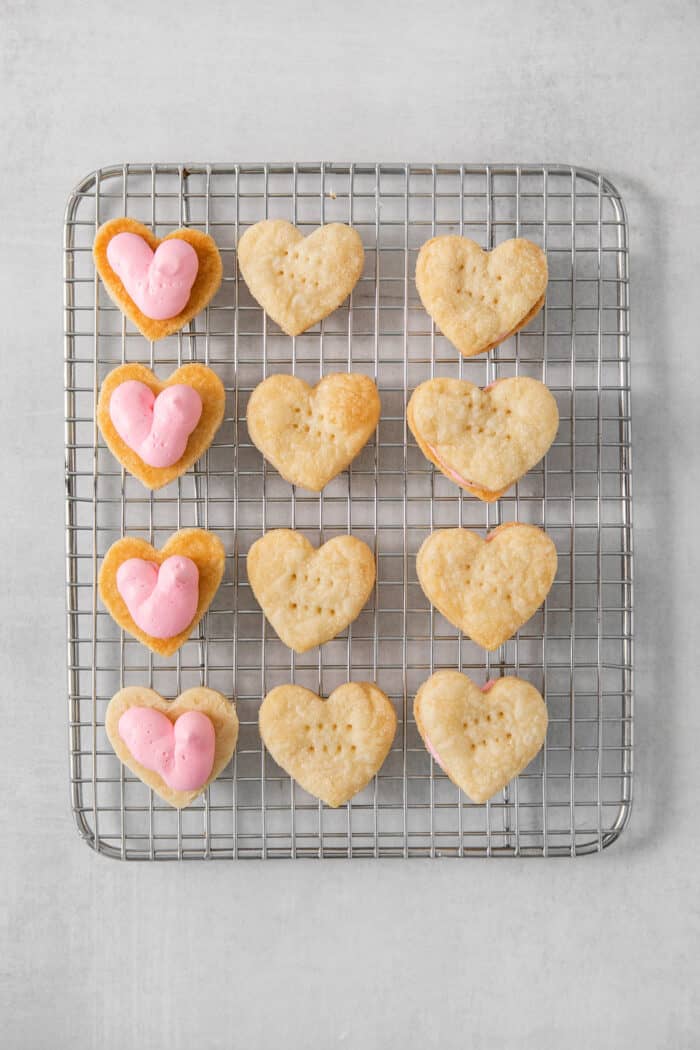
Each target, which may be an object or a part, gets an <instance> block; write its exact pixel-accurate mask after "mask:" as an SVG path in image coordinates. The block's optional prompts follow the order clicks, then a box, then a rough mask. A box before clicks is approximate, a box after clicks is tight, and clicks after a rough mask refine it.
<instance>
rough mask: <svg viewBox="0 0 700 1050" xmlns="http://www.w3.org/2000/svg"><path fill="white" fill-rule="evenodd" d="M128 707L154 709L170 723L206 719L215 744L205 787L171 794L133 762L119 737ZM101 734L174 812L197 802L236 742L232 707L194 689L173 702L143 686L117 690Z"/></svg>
mask: <svg viewBox="0 0 700 1050" xmlns="http://www.w3.org/2000/svg"><path fill="white" fill-rule="evenodd" d="M132 707H146V708H155V710H156V711H160V712H161V714H164V715H165V716H166V717H167V718H168V719H169V720H170V721H171V722H172V723H175V722H176V720H177V719H178V718H179V717H180V715H182V714H185V713H186V712H188V711H200V712H201V713H202V714H204V715H206V716H207V718H208V719H209V720H210V721H211V723H212V725H213V726H214V732H215V734H216V742H215V748H214V765H213V767H212V771H211V773H210V775H209V777H208V779H207V781H206V783H205V784H202V786H201V787H199V788H197V790H196V791H174V790H173V789H172V788H171V787H169V786H168V784H166V783H165V781H164V780H163V778H162V777H161V776H160V775H159V774H158V773H156V772H154V771H153V770H152V769H147V768H146V767H145V766H142V765H141V763H140V762H137V760H136V759H135V758H134V756H133V755H132V754H131V752H130V751H129V748H128V746H127V744H126V743H125V741H124V740H123V739H122V737H121V736H120V734H119V719H120V718H121V717H122V715H123V714H124V713H125V712H126V711H128V710H129V709H130V708H132ZM105 731H106V733H107V736H108V738H109V742H110V744H111V745H112V747H113V748H114V750H115V752H116V754H117V757H118V758H119V760H120V761H121V762H123V763H124V765H125V766H127V768H128V769H130V770H131V772H132V773H135V774H136V776H137V777H139V778H140V779H141V780H143V782H144V784H147V785H148V787H149V788H152V790H153V791H155V792H156V794H157V795H160V797H161V798H162V799H164V800H165V802H167V803H169V805H171V806H175V808H176V809H182V807H183V806H188V805H189V804H190V802H192V801H193V800H194V799H195V798H197V797H198V796H199V795H201V793H202V792H203V791H204V790H205V788H206V787H207V784H211V782H212V780H216V778H217V777H218V775H219V773H221V771H222V770H223V769H224V768H225V767H226V766H227V765H228V763H229V762H230V761H231V756H232V755H233V752H234V750H235V747H236V741H237V740H238V716H237V715H236V708H235V707H234V705H233V704H232V703H231V702H230V701H229V700H227V699H226V697H225V696H222V695H221V693H217V692H215V690H213V689H205V688H204V687H202V686H197V687H195V688H194V689H187V690H186V691H185V692H184V693H181V694H180V696H178V697H177V698H176V699H175V700H171V701H169V700H164V699H163V697H162V696H161V695H160V693H156V692H155V690H154V689H147V688H146V687H145V686H127V687H126V688H125V689H120V690H119V692H118V693H115V695H114V696H113V697H112V699H111V700H110V702H109V704H108V705H107V711H106V714H105Z"/></svg>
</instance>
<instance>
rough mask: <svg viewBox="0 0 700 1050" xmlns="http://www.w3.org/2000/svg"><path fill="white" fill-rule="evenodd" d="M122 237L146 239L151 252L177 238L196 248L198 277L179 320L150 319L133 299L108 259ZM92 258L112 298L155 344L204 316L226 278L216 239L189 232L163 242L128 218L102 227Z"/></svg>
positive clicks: (162, 239) (173, 318)
mask: <svg viewBox="0 0 700 1050" xmlns="http://www.w3.org/2000/svg"><path fill="white" fill-rule="evenodd" d="M119 233H133V234H136V235H137V236H138V237H142V238H143V239H144V241H145V242H146V243H147V244H148V246H149V248H150V249H151V251H154V252H155V251H156V249H157V248H158V245H159V244H161V243H162V241H166V240H169V239H170V238H173V237H179V238H180V239H181V240H183V241H186V242H187V243H188V244H190V245H191V246H192V248H194V250H195V252H196V253H197V260H198V270H197V276H196V278H195V281H194V284H193V285H192V288H191V291H190V295H189V299H188V300H187V303H186V305H185V307H184V308H183V309H182V310H181V311H180V312H179V313H178V314H176V316H175V317H168V318H166V319H165V320H160V321H159V320H154V319H153V318H151V317H147V316H146V315H145V314H144V313H142V312H141V310H140V309H139V308H138V306H137V305H136V303H135V302H134V300H133V299H132V298H131V296H130V295H129V293H128V292H127V290H126V288H125V287H124V284H123V282H122V280H121V278H120V277H119V276H118V274H116V273H115V272H114V270H113V269H112V267H111V266H110V264H109V260H108V258H107V246H108V244H109V242H110V241H111V239H112V238H113V237H116V236H117V234H119ZM92 254H93V257H94V260H95V267H96V269H97V272H98V273H99V275H100V277H101V278H102V282H103V284H104V286H105V288H106V289H107V292H108V294H109V297H110V298H111V299H112V300H113V302H115V303H116V304H117V306H118V307H119V309H120V310H121V311H122V312H123V313H125V314H126V316H127V317H128V318H129V319H130V320H131V321H133V323H134V324H135V325H136V327H137V328H138V329H139V331H140V332H141V333H142V335H144V336H145V337H146V339H150V340H151V341H155V340H157V339H163V338H164V337H165V336H167V335H172V334H173V332H179V331H180V329H181V328H184V326H185V325H186V324H187V323H188V322H189V321H191V320H192V318H193V317H196V316H197V314H198V313H201V312H202V310H203V309H204V308H205V306H207V304H208V303H209V302H210V301H211V300H212V299H213V298H214V296H215V295H216V293H217V291H218V290H219V286H220V284H221V278H222V275H223V266H222V263H221V256H220V255H219V249H218V248H217V247H216V242H215V241H214V239H213V238H212V237H210V236H209V235H208V234H206V233H202V232H201V230H192V229H189V228H188V229H181V230H174V231H173V233H169V234H168V236H167V237H163V238H160V237H156V236H155V234H153V233H151V231H150V229H149V228H148V226H144V225H143V223H140V222H137V221H136V220H135V219H129V218H127V217H126V216H125V217H123V218H120V219H110V220H109V222H105V223H104V224H103V225H102V226H100V228H99V230H98V231H97V234H96V236H95V243H94V245H93V249H92Z"/></svg>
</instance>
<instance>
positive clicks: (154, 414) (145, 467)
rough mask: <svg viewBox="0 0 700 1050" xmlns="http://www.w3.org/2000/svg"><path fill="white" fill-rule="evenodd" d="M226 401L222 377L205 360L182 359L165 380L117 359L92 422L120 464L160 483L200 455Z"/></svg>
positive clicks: (150, 483) (153, 484)
mask: <svg viewBox="0 0 700 1050" xmlns="http://www.w3.org/2000/svg"><path fill="white" fill-rule="evenodd" d="M225 402H226V394H225V391H224V387H223V384H222V382H221V380H220V379H219V377H218V376H217V375H216V373H215V372H212V370H211V369H210V368H205V366H204V365H199V364H188V365H183V366H182V368H178V369H176V371H175V372H173V373H172V375H170V376H169V377H168V379H166V380H165V382H161V381H160V380H159V379H158V378H157V377H156V376H155V375H154V374H153V372H152V371H151V370H150V368H146V366H145V365H140V364H135V363H134V364H126V365H120V366H119V367H118V368H115V369H113V371H111V372H110V373H109V374H108V375H107V376H106V377H105V380H104V382H103V383H102V386H101V388H100V396H99V400H98V402H97V424H98V426H99V428H100V430H101V432H102V436H103V437H104V439H105V441H106V442H107V447H108V448H109V450H110V452H111V453H112V455H113V456H114V457H115V458H116V459H118V460H119V462H120V463H121V465H122V466H123V467H124V468H125V469H126V470H128V472H129V473H130V474H133V476H134V477H136V478H138V479H139V481H140V482H141V483H142V484H143V485H145V486H146V488H147V489H159V488H162V487H163V485H167V484H168V483H169V482H171V481H173V480H174V479H175V478H178V477H180V475H181V474H184V473H185V471H186V470H188V469H189V468H190V467H191V466H192V465H193V464H194V463H196V461H197V460H198V459H199V458H200V457H201V456H203V455H204V453H205V452H206V450H207V449H208V448H209V446H210V445H211V443H212V441H213V440H214V435H215V433H216V431H217V430H218V429H219V427H220V426H221V421H222V420H223V418H224V406H225Z"/></svg>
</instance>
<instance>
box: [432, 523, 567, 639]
mask: <svg viewBox="0 0 700 1050" xmlns="http://www.w3.org/2000/svg"><path fill="white" fill-rule="evenodd" d="M416 571H417V573H418V580H419V582H420V585H421V587H422V588H423V592H424V593H425V596H426V598H427V599H428V601H429V602H431V603H432V604H433V605H434V606H435V607H436V608H437V609H438V610H439V611H440V612H441V613H442V615H443V616H444V617H445V618H446V619H447V620H449V621H450V623H452V624H454V626H455V627H458V628H459V629H460V630H461V631H463V632H464V634H466V635H468V636H469V637H470V638H471V639H472V640H473V641H474V642H476V643H477V645H481V646H483V648H484V649H489V650H493V649H497V648H498V646H499V645H501V644H502V643H503V642H505V641H507V640H508V639H509V638H510V637H512V635H514V634H515V632H516V631H517V630H518V628H519V627H522V625H523V624H524V623H526V622H527V621H528V620H529V619H530V617H531V616H532V615H533V614H534V613H535V612H536V611H537V609H539V607H540V605H541V604H542V602H543V601H544V600H545V598H546V597H547V594H548V593H549V590H550V588H551V586H552V583H553V582H554V577H555V575H556V571H557V551H556V547H555V546H554V544H553V543H552V541H551V539H550V538H549V536H548V535H547V533H546V532H544V531H543V530H542V529H538V528H537V527H536V526H534V525H521V524H518V523H516V522H509V523H507V524H505V525H500V526H499V527H498V528H497V529H494V530H493V531H492V532H490V533H489V534H488V536H487V537H486V539H485V540H484V539H482V538H481V536H478V535H477V534H476V533H475V532H470V531H469V529H439V530H438V531H437V532H433V533H432V534H431V535H430V536H428V538H427V539H426V540H425V541H424V543H423V545H422V546H421V548H420V550H419V551H418V555H417V557H416Z"/></svg>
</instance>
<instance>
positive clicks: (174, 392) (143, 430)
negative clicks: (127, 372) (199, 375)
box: [109, 379, 202, 467]
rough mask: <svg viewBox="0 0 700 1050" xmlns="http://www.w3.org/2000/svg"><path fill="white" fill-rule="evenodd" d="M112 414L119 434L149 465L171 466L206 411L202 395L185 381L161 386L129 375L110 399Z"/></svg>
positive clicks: (180, 454) (183, 449)
mask: <svg viewBox="0 0 700 1050" xmlns="http://www.w3.org/2000/svg"><path fill="white" fill-rule="evenodd" d="M109 415H110V419H111V420H112V422H113V423H114V428H115V430H116V431H117V433H118V434H119V437H120V438H121V439H122V441H124V442H125V443H126V444H127V445H128V446H129V448H131V449H133V450H134V452H136V454H137V455H138V456H140V457H141V459H142V460H143V461H144V463H147V464H148V465H149V467H171V466H172V465H173V463H177V461H178V460H179V459H180V458H181V456H182V455H183V453H184V451H185V448H186V447H187V439H188V438H189V436H190V434H191V433H192V431H193V430H194V428H195V427H196V426H197V424H198V423H199V420H200V417H201V415H202V399H201V397H200V396H199V394H198V393H197V391H196V390H195V389H194V388H193V387H191V386H187V385H186V384H185V383H177V384H175V385H173V386H167V387H166V388H165V390H161V392H160V394H158V397H156V396H155V394H154V393H153V391H152V390H151V388H150V387H149V386H146V384H145V383H141V382H139V380H138V379H127V380H126V382H125V383H120V384H119V386H118V387H117V388H116V389H115V390H114V391H113V393H112V396H111V397H110V399H109Z"/></svg>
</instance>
